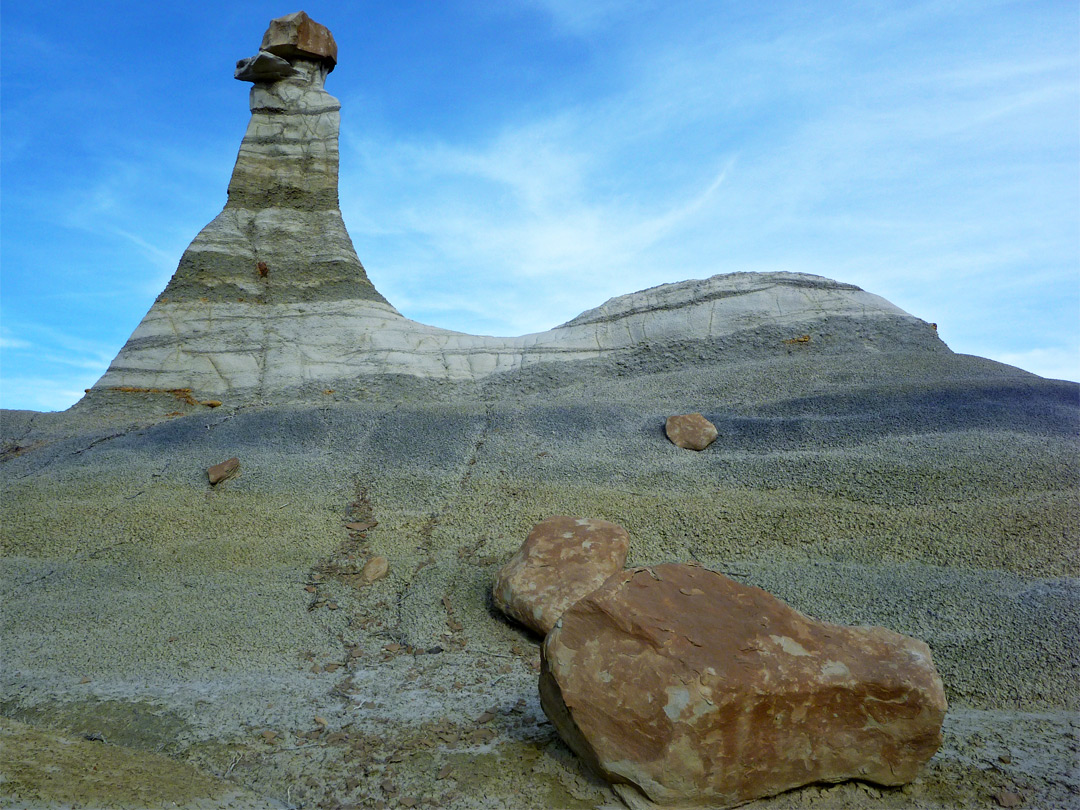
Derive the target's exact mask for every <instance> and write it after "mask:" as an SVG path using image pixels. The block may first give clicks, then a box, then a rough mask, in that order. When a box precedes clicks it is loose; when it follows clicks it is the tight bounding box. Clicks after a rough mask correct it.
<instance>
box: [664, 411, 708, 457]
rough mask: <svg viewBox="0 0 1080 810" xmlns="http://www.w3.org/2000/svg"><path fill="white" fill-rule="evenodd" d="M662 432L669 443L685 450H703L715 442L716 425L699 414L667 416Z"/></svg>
mask: <svg viewBox="0 0 1080 810" xmlns="http://www.w3.org/2000/svg"><path fill="white" fill-rule="evenodd" d="M664 432H665V433H667V437H668V438H669V439H671V443H672V444H674V445H675V446H677V447H682V448H683V449H685V450H704V449H705V448H706V447H708V446H709V445H710V444H712V443H713V442H714V441H716V436H717V432H716V425H714V424H713V423H712V422H710V421H709V420H708V419H706V418H705V417H704V416H702V415H701V414H700V413H684V414H680V415H679V416H669V417H668V419H667V424H665V425H664Z"/></svg>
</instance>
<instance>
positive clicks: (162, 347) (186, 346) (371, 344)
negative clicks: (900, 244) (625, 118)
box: [90, 12, 945, 405]
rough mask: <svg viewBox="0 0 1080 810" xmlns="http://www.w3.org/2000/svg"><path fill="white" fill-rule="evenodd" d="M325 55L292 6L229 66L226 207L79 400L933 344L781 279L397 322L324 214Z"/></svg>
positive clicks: (734, 278) (879, 309)
mask: <svg viewBox="0 0 1080 810" xmlns="http://www.w3.org/2000/svg"><path fill="white" fill-rule="evenodd" d="M298 43H299V44H298ZM336 61H337V46H336V44H335V43H334V39H333V36H332V35H331V34H330V32H329V31H328V30H327V29H326V28H325V27H324V26H322V25H319V24H318V23H316V22H314V21H312V20H311V19H310V18H308V17H307V15H306V14H304V13H303V12H298V13H296V14H292V15H289V16H288V17H283V18H280V19H279V20H275V21H274V22H273V24H272V25H271V28H270V30H268V31H267V32H266V35H265V36H264V38H263V42H262V45H261V48H260V51H259V53H258V54H257V55H256V56H253V57H250V58H248V59H244V60H241V61H240V62H239V63H238V65H237V69H236V78H238V79H241V80H244V81H250V82H253V83H254V86H253V87H252V89H251V94H250V106H251V122H250V123H249V125H248V129H247V132H246V134H245V135H244V139H243V142H242V143H241V145H240V153H239V156H238V157H237V160H236V166H235V168H234V169H233V175H232V179H231V181H230V183H229V190H228V202H227V203H226V205H225V208H224V210H223V211H222V212H221V213H220V214H219V215H218V216H217V217H216V218H215V219H214V220H213V221H212V222H211V223H210V224H209V225H207V226H206V227H205V228H204V229H203V230H202V232H200V233H199V235H198V236H196V237H195V239H194V241H193V242H192V243H191V245H190V246H189V247H188V249H187V250H186V251H185V252H184V255H183V256H182V257H181V259H180V263H179V266H178V268H177V270H176V273H175V274H174V275H173V278H172V280H171V281H170V282H169V284H168V286H167V287H166V288H165V290H164V292H162V293H161V295H160V296H159V297H158V299H157V301H155V302H154V304H153V306H152V307H151V308H150V311H149V312H148V313H147V314H146V316H145V317H144V318H143V320H142V322H141V323H140V324H139V326H138V327H137V328H136V329H135V331H134V333H133V334H132V335H131V337H130V339H129V340H128V341H127V343H126V344H125V345H124V347H123V348H122V349H121V350H120V353H119V354H118V355H117V356H116V358H115V359H114V360H113V362H112V364H111V365H110V366H109V369H108V371H107V372H106V373H105V375H104V376H103V377H102V378H101V379H100V380H99V381H98V382H97V384H95V385H94V387H93V388H92V389H90V391H91V393H92V394H93V395H94V396H100V395H101V394H103V393H105V392H108V391H113V392H123V393H132V392H139V391H178V390H180V391H185V392H189V393H190V394H191V396H192V397H193V398H194V399H196V400H204V399H205V398H208V397H211V398H215V399H222V398H227V400H228V402H229V404H231V405H238V404H243V403H245V402H250V401H254V400H258V401H268V400H270V401H282V400H283V399H287V398H288V396H289V394H293V395H299V394H301V393H302V392H303V391H304V390H307V391H309V392H316V391H319V390H324V389H327V388H333V389H336V390H339V391H347V390H348V389H349V387H350V385H355V384H356V382H357V381H358V380H360V379H362V378H365V377H370V376H372V375H408V376H412V377H419V378H434V379H442V380H477V379H481V378H484V377H486V376H488V375H491V374H493V373H498V372H504V371H513V370H516V369H520V368H523V367H527V366H531V365H534V364H537V363H542V362H546V361H568V360H570V361H572V360H589V359H595V358H602V357H605V356H608V355H611V354H614V353H619V352H627V351H633V350H635V349H640V348H641V347H643V346H650V347H655V346H664V345H666V344H678V345H680V346H682V347H684V348H685V347H687V346H688V345H690V344H694V343H699V342H703V341H704V342H711V343H716V342H717V341H719V340H723V341H725V345H729V346H732V345H734V347H735V348H736V349H737V348H738V344H739V337H740V336H743V337H746V336H752V335H757V334H759V333H761V332H762V331H763V330H764V331H765V332H766V333H767V338H766V339H767V341H768V342H769V344H770V345H771V346H772V347H773V348H774V350H776V351H780V350H783V349H784V348H785V347H784V345H783V342H784V341H785V340H787V341H798V340H800V339H803V338H805V339H806V340H810V339H811V336H812V335H813V336H815V337H822V336H824V337H825V340H826V342H828V341H829V340H832V341H833V342H834V343H838V342H846V341H844V338H845V337H846V338H852V337H854V338H855V339H856V340H859V341H861V342H863V343H864V344H866V345H867V346H871V345H873V341H874V339H875V338H877V339H878V340H879V345H887V344H888V343H890V342H891V343H894V344H895V343H906V344H910V343H911V342H912V341H913V340H914V341H915V342H916V343H919V344H922V345H923V346H925V347H926V348H931V349H935V350H944V349H945V347H944V344H943V343H941V342H940V340H938V339H937V337H936V335H935V334H934V332H933V330H932V329H931V328H930V326H929V325H928V324H926V323H924V322H922V321H920V320H918V319H917V318H914V317H912V316H910V315H908V314H907V313H905V312H904V311H903V310H901V309H899V308H898V307H895V306H893V305H892V304H890V303H889V302H887V301H885V300H884V299H882V298H879V297H878V296H875V295H871V294H869V293H866V292H864V291H863V290H861V289H859V288H858V287H855V286H854V285H851V284H843V283H839V282H836V281H831V280H829V279H826V278H823V277H820V276H812V275H806V274H801V273H784V272H778V273H734V274H728V275H717V276H713V277H712V278H709V279H705V280H702V281H684V282H680V283H676V284H665V285H662V286H659V287H654V288H652V289H649V290H644V291H642V292H637V293H633V294H631V295H626V296H621V297H619V298H614V299H612V300H610V301H608V302H607V303H606V304H604V305H602V306H600V307H597V308H596V309H592V310H589V311H587V312H585V313H583V314H581V315H579V316H578V317H576V318H574V319H573V320H571V321H570V322H568V323H566V324H564V325H562V326H559V327H557V328H554V329H551V330H549V331H547V332H540V333H536V334H530V335H524V336H521V337H513V338H496V337H480V336H474V335H467V334H462V333H460V332H453V331H449V330H446V329H439V328H436V327H431V326H425V325H423V324H420V323H416V322H415V321H411V320H409V319H407V318H405V317H403V316H402V315H401V314H400V313H399V312H398V311H397V310H396V309H394V307H393V306H391V305H390V303H389V302H387V300H386V299H385V298H383V296H382V295H380V294H379V292H378V290H376V289H375V287H374V285H372V283H371V282H370V281H369V280H368V277H367V274H366V273H365V271H364V267H363V265H362V264H361V263H360V260H359V258H358V257H357V255H356V251H355V249H354V248H353V244H352V241H351V239H350V238H349V234H348V233H347V231H346V229H345V224H344V222H343V220H342V217H341V212H340V210H339V207H338V130H339V124H340V117H339V112H338V111H339V109H340V106H341V105H340V103H339V102H338V100H337V99H336V98H334V97H333V96H331V95H330V94H329V93H327V92H326V90H325V89H324V88H323V84H324V81H325V79H326V77H327V74H328V73H329V72H330V71H331V70H332V69H333V67H334V65H335V64H336ZM830 321H831V325H830ZM852 327H854V329H852ZM759 337H760V335H759ZM848 348H850V346H849V347H848ZM738 355H739V352H738V351H737V350H736V351H735V352H734V356H735V357H736V358H737V357H738Z"/></svg>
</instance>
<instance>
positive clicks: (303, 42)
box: [259, 11, 337, 70]
mask: <svg viewBox="0 0 1080 810" xmlns="http://www.w3.org/2000/svg"><path fill="white" fill-rule="evenodd" d="M259 50H260V51H269V52H270V53H272V54H274V55H275V56H281V57H283V58H285V59H291V58H296V57H300V58H303V59H316V60H322V61H324V62H327V63H329V65H330V70H333V69H334V65H336V64H337V43H336V42H334V35H333V34H331V33H330V29H329V28H327V27H326V26H325V25H321V24H320V23H317V22H315V21H314V20H313V19H311V17H309V16H308V15H307V14H306V13H304V12H303V11H297V12H295V13H294V14H286V15H285V16H284V17H278V18H277V19H274V20H271V21H270V27H269V28H267V29H266V33H265V34H263V39H262V44H261V45H259Z"/></svg>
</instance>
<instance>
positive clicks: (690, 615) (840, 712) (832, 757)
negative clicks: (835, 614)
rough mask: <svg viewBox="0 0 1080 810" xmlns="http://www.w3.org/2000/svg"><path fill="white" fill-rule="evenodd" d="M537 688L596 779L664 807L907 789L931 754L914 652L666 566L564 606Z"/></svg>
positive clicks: (940, 696) (630, 574)
mask: <svg viewBox="0 0 1080 810" xmlns="http://www.w3.org/2000/svg"><path fill="white" fill-rule="evenodd" d="M540 692H541V702H542V704H543V707H544V711H545V712H546V713H547V715H548V717H550V718H551V720H552V722H553V723H554V724H555V726H556V728H557V729H558V730H559V733H560V734H561V735H562V737H563V739H564V740H566V741H567V743H568V744H569V745H570V747H571V748H573V749H574V750H575V751H576V752H577V753H578V754H579V755H580V756H581V757H582V758H584V759H585V760H586V761H587V762H588V763H589V764H590V765H591V766H592V767H593V768H594V769H595V770H597V771H598V772H599V773H600V774H602V775H603V776H604V777H605V778H607V779H608V780H609V781H612V782H615V783H629V784H631V785H634V786H636V787H637V788H638V789H640V790H641V791H642V792H643V793H644V794H645V795H646V796H648V798H649V799H651V800H653V801H654V802H657V803H659V804H665V805H680V804H694V803H698V802H708V803H710V806H716V807H733V806H735V805H737V804H741V803H743V802H746V801H750V800H752V799H756V798H761V797H765V796H771V795H774V794H776V793H780V792H782V791H785V790H789V789H791V788H795V787H798V786H800V785H806V784H809V783H812V782H840V781H843V780H846V779H852V778H857V779H861V780H864V781H869V782H877V783H879V784H884V785H900V784H904V783H906V782H909V781H911V780H912V779H914V778H915V775H916V774H917V772H918V770H919V768H920V767H921V766H922V765H923V763H925V762H926V761H927V760H928V759H930V757H931V756H933V754H934V752H936V751H937V749H938V747H939V746H940V745H941V740H942V737H941V724H942V721H943V719H944V717H945V709H946V702H945V693H944V690H943V688H942V683H941V679H940V678H939V677H938V675H937V672H936V670H935V669H934V665H933V663H932V661H931V658H930V649H929V648H928V647H927V646H926V644H924V643H923V642H921V641H918V640H916V639H913V638H909V637H906V636H902V635H900V634H898V633H894V632H892V631H891V630H886V629H885V628H882V627H841V626H838V625H832V624H827V623H825V622H819V621H817V620H814V619H810V618H808V617H806V616H803V615H802V614H801V613H798V612H797V611H795V610H794V609H792V608H790V607H788V606H787V605H786V604H784V603H783V602H781V601H780V600H779V599H776V598H775V597H774V596H772V595H771V594H768V593H766V592H765V591H763V590H761V589H760V588H754V587H751V586H748V585H742V584H740V583H737V582H735V581H733V580H731V579H728V578H727V577H724V576H722V575H721V574H718V573H715V572H713V571H709V570H707V569H704V568H701V567H698V566H694V565H677V564H665V565H659V566H656V567H654V568H638V569H632V570H629V571H626V572H624V573H622V574H620V575H617V576H613V577H612V578H611V579H609V580H608V581H607V582H606V583H605V584H604V585H603V586H601V587H600V588H599V589H597V590H596V591H594V592H593V593H591V594H589V595H588V596H587V597H585V598H584V599H582V600H581V601H579V602H578V603H577V604H575V605H574V606H573V607H571V608H570V609H569V610H567V611H566V613H564V614H563V617H562V621H561V623H560V625H559V626H558V627H556V628H555V629H554V630H553V631H552V632H551V633H550V634H549V635H548V637H547V639H546V641H545V643H544V655H543V665H542V671H541V676H540Z"/></svg>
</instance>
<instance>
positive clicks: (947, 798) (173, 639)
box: [0, 341, 1080, 810]
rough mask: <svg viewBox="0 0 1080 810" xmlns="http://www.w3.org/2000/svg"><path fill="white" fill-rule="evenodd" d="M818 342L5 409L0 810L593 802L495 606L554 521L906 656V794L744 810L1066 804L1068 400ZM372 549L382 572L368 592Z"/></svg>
mask: <svg viewBox="0 0 1080 810" xmlns="http://www.w3.org/2000/svg"><path fill="white" fill-rule="evenodd" d="M821 343H822V342H821V341H817V342H815V343H814V344H811V345H810V346H808V347H805V348H803V347H798V348H796V349H792V348H791V347H787V346H780V345H778V346H775V347H774V348H773V350H771V352H770V350H769V349H768V347H764V348H763V347H762V346H760V345H758V346H756V347H754V348H753V351H750V350H747V351H744V352H741V353H740V352H737V351H736V352H730V351H729V352H728V354H727V355H725V356H720V357H717V356H711V355H708V354H707V353H706V352H704V351H702V350H701V347H694V346H679V347H669V348H668V349H666V350H664V351H654V352H653V353H652V354H648V353H645V354H638V355H634V356H628V357H627V359H626V361H625V363H621V364H611V365H609V366H606V367H599V366H596V365H592V366H590V365H588V364H580V365H574V366H572V367H570V366H565V365H562V366H560V367H559V368H558V369H535V370H532V371H530V372H523V373H521V374H517V375H515V376H513V377H506V378H500V379H495V380H492V381H489V382H488V383H485V384H483V385H477V384H472V385H461V386H453V385H447V384H444V385H436V384H434V383H419V382H410V381H407V380H364V381H355V382H354V383H353V384H351V385H344V386H341V387H338V388H336V389H335V391H334V393H332V394H325V395H324V394H318V393H317V394H312V395H310V396H307V397H306V398H299V399H296V400H295V401H292V402H291V403H290V404H288V405H274V404H270V403H264V404H261V405H259V404H255V405H247V406H245V407H232V406H230V403H228V402H226V403H225V404H224V405H223V406H222V407H220V408H217V409H207V408H192V407H190V406H188V405H186V404H184V403H181V402H176V401H172V400H171V398H170V397H168V396H167V395H164V396H158V397H157V398H156V399H155V397H154V396H150V395H147V396H141V395H140V396H139V398H138V400H137V401H136V400H135V399H129V400H125V401H104V400H103V401H100V402H97V403H91V404H87V405H84V406H82V407H81V408H77V409H75V410H74V411H73V412H68V413H66V414H57V415H49V414H31V413H27V412H10V411H7V412H4V414H3V420H2V426H0V431H2V434H3V436H2V439H3V442H4V453H3V457H4V461H3V463H2V465H0V476H2V491H0V510H2V511H0V531H2V543H3V555H4V560H3V575H2V579H0V599H2V605H3V607H2V637H0V645H2V646H0V660H2V661H3V664H2V668H0V715H2V716H3V718H5V719H3V720H2V721H0V722H2V725H0V739H2V748H0V780H2V781H0V796H2V797H4V802H5V806H13V807H27V808H53V807H68V806H71V807H74V806H81V807H85V808H106V807H123V808H135V807H139V808H141V807H174V806H175V807H182V808H202V807H219V806H220V807H237V808H240V807H251V808H256V807H260V808H261V807H294V808H300V807H305V808H313V807H323V808H341V807H372V808H375V807H445V808H451V809H454V808H462V809H463V810H464V808H470V810H471V809H472V808H504V807H509V808H523V810H525V809H527V808H604V807H609V808H614V807H620V806H622V805H621V803H620V801H619V799H618V798H617V796H616V795H615V794H614V793H613V792H612V791H611V789H610V788H609V787H608V786H606V785H605V784H603V783H601V782H599V781H597V780H596V779H595V778H594V777H592V776H591V775H590V774H588V773H587V772H585V771H584V770H583V769H582V767H581V766H580V764H579V763H578V762H577V761H576V759H575V758H574V756H573V755H572V754H571V753H570V752H569V750H568V749H567V748H566V747H565V746H564V745H563V744H562V743H561V741H560V740H559V739H558V738H557V736H556V735H555V733H554V731H553V730H552V727H551V725H550V724H549V723H548V722H547V720H546V718H545V717H544V716H543V713H542V711H541V710H540V707H539V701H538V696H537V691H536V676H537V668H538V662H539V649H538V642H539V640H538V639H536V638H534V637H532V636H531V635H529V634H528V633H527V632H526V631H524V630H522V629H520V628H518V627H516V626H514V625H512V624H511V623H509V622H508V621H506V620H504V619H503V618H502V617H501V616H499V615H498V614H497V613H496V612H495V611H494V610H493V609H492V606H491V602H490V595H489V589H490V583H491V578H492V576H493V574H494V572H495V570H496V569H497V568H498V566H499V565H500V564H501V563H502V562H503V561H504V560H505V559H506V558H507V557H508V556H509V555H510V553H511V552H512V551H513V550H514V549H516V548H517V546H518V545H519V544H520V543H521V541H522V540H523V539H524V537H525V535H526V534H527V532H528V530H529V528H530V527H531V525H532V524H533V523H534V522H536V521H537V520H540V519H542V518H544V517H547V516H549V515H552V514H559V513H567V514H578V515H584V516H588V517H595V518H602V519H605V520H611V521H615V522H617V523H620V524H621V525H623V526H625V527H626V528H627V530H628V531H629V533H630V535H631V541H632V546H631V556H630V563H631V564H641V563H652V562H660V561H665V560H698V561H700V562H702V563H704V564H706V565H708V566H710V567H713V568H716V569H717V570H721V571H724V572H726V573H727V574H728V575H730V576H732V577H735V578H737V579H739V580H741V581H745V582H748V583H752V584H755V585H759V586H761V587H764V588H766V589H768V590H770V591H772V592H773V593H775V594H776V595H778V596H780V597H781V598H783V599H785V600H787V601H788V602H789V603H791V604H792V605H793V606H795V607H796V608H798V609H799V610H802V611H804V612H806V613H809V614H811V615H814V616H817V617H819V618H822V619H827V620H830V621H836V622H843V623H856V624H881V625H884V626H886V627H890V628H892V629H894V630H897V631H899V632H903V633H908V634H910V635H914V636H917V637H919V638H922V639H924V640H925V641H927V643H928V644H929V645H930V646H931V649H932V650H933V653H934V657H935V661H936V663H937V666H938V668H939V671H940V672H941V675H942V678H943V680H944V682H945V686H946V690H947V693H948V696H949V700H950V712H949V715H948V717H947V719H946V724H945V745H944V747H943V748H942V750H941V751H940V752H939V753H938V755H937V756H935V758H934V759H933V760H931V762H930V763H929V764H928V765H927V766H926V768H925V769H924V772H923V774H922V775H921V776H920V778H919V779H918V780H917V781H916V782H915V783H913V784H912V785H908V786H906V787H904V788H903V789H884V788H877V787H874V786H871V785H864V784H860V783H854V782H852V783H846V784H842V785H836V786H827V785H824V786H812V787H809V788H805V789H802V790H798V791H793V792H791V793H788V794H784V795H783V796H780V797H775V798H773V799H769V800H763V801H759V802H755V803H752V804H750V805H746V806H747V807H750V808H755V810H756V809H757V808H762V809H764V808H770V810H771V809H772V808H793V807H806V806H812V807H819V808H824V809H825V810H828V809H829V808H854V807H880V808H891V807H917V808H946V807H997V806H1002V802H1009V801H1012V800H1013V797H1018V798H1019V801H1021V802H1022V806H1024V807H1030V808H1069V807H1080V769H1078V751H1080V743H1078V737H1080V714H1078V708H1080V706H1078V703H1080V700H1078V695H1080V676H1078V673H1080V650H1078V644H1077V628H1078V627H1080V587H1078V584H1080V581H1078V578H1077V577H1078V571H1080V559H1078V557H1080V499H1078V498H1077V495H1078V489H1080V486H1078V484H1080V461H1078V458H1080V456H1078V453H1077V450H1078V447H1077V444H1078V435H1080V430H1078V428H1080V394H1078V387H1077V386H1076V385H1075V384H1069V383H1060V382H1052V381H1046V380H1042V379H1040V378H1038V377H1034V376H1032V375H1029V374H1026V373H1024V372H1020V371H1018V370H1015V369H1011V368H1009V367H1006V366H1001V365H998V364H995V363H991V362H989V361H985V360H979V359H977V358H967V357H960V356H956V355H952V354H950V353H948V352H946V351H941V352H929V351H925V350H921V349H920V350H918V351H905V350H898V351H888V350H881V348H880V347H871V348H872V349H873V350H871V349H868V348H867V347H866V346H865V345H858V346H855V345H854V343H850V342H849V343H847V344H842V342H840V343H838V344H837V345H836V346H833V347H831V348H830V347H829V346H828V345H824V346H822V345H821ZM841 344H842V345H841ZM729 348H730V347H729ZM298 396H299V395H298ZM689 411H701V412H703V413H704V414H705V415H706V416H708V417H709V418H710V419H711V420H712V421H713V422H714V423H716V425H717V427H718V428H719V431H720V438H719V440H718V441H717V442H716V443H715V444H714V445H713V446H712V447H711V448H709V449H708V450H706V451H705V452H703V453H694V452H691V451H685V450H679V449H678V448H675V447H674V446H673V445H671V444H670V443H669V442H667V441H666V439H665V438H664V436H663V432H662V426H663V422H664V419H665V418H666V417H667V416H668V415H670V414H671V413H684V412H689ZM167 414H174V415H171V416H167ZM230 456H237V457H239V458H240V461H241V472H240V474H239V475H238V476H237V477H235V478H233V479H230V480H228V481H226V482H224V483H222V484H219V485H218V486H216V487H210V486H209V485H208V483H207V480H206V474H205V470H206V467H207V466H209V465H210V464H213V463H216V462H219V461H222V460H224V459H226V458H229V457H230ZM371 521H377V526H375V527H373V528H371V529H369V530H367V531H366V532H362V533H361V532H355V531H349V530H348V529H346V528H345V524H346V523H348V522H371ZM374 555H384V556H386V557H387V558H388V559H389V561H390V575H389V576H388V577H387V578H386V579H384V580H382V581H380V582H377V583H375V584H373V585H364V584H363V583H362V582H361V580H360V577H359V576H358V572H359V570H360V568H361V566H362V565H363V563H364V562H365V561H366V560H367V559H369V558H370V557H372V556H374ZM95 769H96V770H95Z"/></svg>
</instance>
